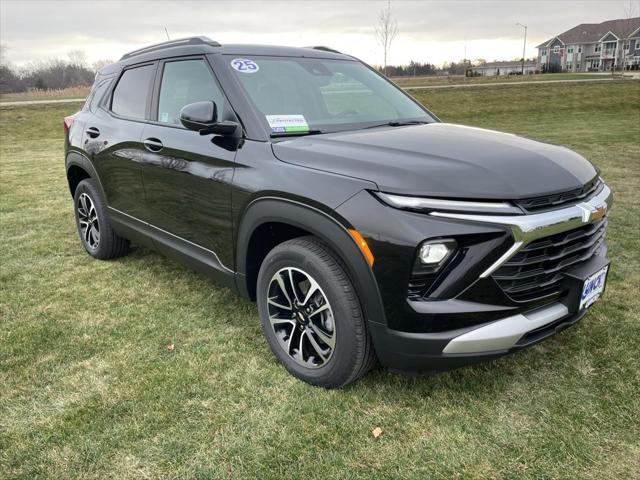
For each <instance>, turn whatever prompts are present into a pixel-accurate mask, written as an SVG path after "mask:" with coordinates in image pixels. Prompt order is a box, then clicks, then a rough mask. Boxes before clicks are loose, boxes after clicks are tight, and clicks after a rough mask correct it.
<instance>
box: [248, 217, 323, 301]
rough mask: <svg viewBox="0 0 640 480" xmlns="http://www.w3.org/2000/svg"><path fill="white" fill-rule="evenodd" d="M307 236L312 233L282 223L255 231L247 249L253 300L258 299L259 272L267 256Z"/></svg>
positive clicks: (264, 224) (274, 223)
mask: <svg viewBox="0 0 640 480" xmlns="http://www.w3.org/2000/svg"><path fill="white" fill-rule="evenodd" d="M305 235H311V233H310V232H308V231H306V230H304V229H302V228H298V227H294V226H293V225H289V224H287V223H280V222H269V223H263V224H262V225H260V226H259V227H258V228H256V229H255V230H254V231H253V233H252V234H251V239H250V240H249V245H248V247H247V264H246V275H247V279H246V281H247V291H248V293H249V296H250V297H251V299H252V300H255V299H256V288H257V283H258V272H259V271H260V265H262V261H263V260H264V258H265V257H266V256H267V254H268V253H269V252H270V251H271V250H273V248H274V247H276V246H277V245H279V244H281V243H282V242H286V241H287V240H291V239H292V238H297V237H304V236H305Z"/></svg>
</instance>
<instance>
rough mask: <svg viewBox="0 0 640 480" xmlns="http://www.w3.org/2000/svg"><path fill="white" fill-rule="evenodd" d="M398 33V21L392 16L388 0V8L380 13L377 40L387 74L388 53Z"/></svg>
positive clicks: (388, 0)
mask: <svg viewBox="0 0 640 480" xmlns="http://www.w3.org/2000/svg"><path fill="white" fill-rule="evenodd" d="M397 34H398V22H396V21H395V20H394V19H393V17H392V16H391V0H387V6H386V8H383V9H382V10H380V12H379V13H378V24H377V25H376V40H377V42H378V44H379V45H380V47H382V51H383V54H384V74H385V75H386V74H387V55H388V54H389V50H391V43H392V42H393V39H394V38H396V35H397Z"/></svg>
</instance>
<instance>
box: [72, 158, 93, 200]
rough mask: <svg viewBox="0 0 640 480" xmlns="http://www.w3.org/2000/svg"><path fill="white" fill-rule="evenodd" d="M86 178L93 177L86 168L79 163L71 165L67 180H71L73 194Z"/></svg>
mask: <svg viewBox="0 0 640 480" xmlns="http://www.w3.org/2000/svg"><path fill="white" fill-rule="evenodd" d="M85 178H91V175H89V174H88V173H87V171H86V170H84V169H83V168H81V167H78V166H77V165H71V166H70V167H69V170H67V181H68V182H69V190H70V191H71V196H73V195H74V194H75V193H76V187H77V186H78V184H79V183H80V182H81V181H82V180H84V179H85Z"/></svg>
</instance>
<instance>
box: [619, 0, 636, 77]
mask: <svg viewBox="0 0 640 480" xmlns="http://www.w3.org/2000/svg"><path fill="white" fill-rule="evenodd" d="M635 11H636V4H635V3H634V2H633V1H632V0H629V5H627V6H626V7H625V8H624V18H625V30H626V32H625V36H624V37H623V38H622V45H621V47H622V76H623V77H624V70H625V68H626V66H627V52H626V51H625V49H624V44H625V43H627V44H629V53H631V40H630V39H629V37H630V36H631V34H632V33H633V32H632V31H631V19H632V18H633V16H634V14H635ZM625 37H626V38H625Z"/></svg>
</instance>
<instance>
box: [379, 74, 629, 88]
mask: <svg viewBox="0 0 640 480" xmlns="http://www.w3.org/2000/svg"><path fill="white" fill-rule="evenodd" d="M616 76H618V77H620V72H617V73H616ZM606 78H611V74H604V75H603V74H602V73H538V74H535V75H524V76H522V75H502V76H487V77H465V76H464V75H447V76H439V75H424V76H417V77H391V80H393V81H394V82H395V83H396V84H398V85H400V86H401V87H405V88H410V87H420V86H438V85H461V84H468V85H472V84H477V83H482V84H485V83H505V82H508V83H518V82H537V81H540V80H547V81H549V80H586V79H606Z"/></svg>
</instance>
